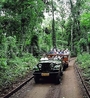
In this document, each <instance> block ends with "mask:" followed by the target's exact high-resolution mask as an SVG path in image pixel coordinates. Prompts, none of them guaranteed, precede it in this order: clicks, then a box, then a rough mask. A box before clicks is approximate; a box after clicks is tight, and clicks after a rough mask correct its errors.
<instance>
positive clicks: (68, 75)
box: [59, 59, 83, 98]
mask: <svg viewBox="0 0 90 98" xmlns="http://www.w3.org/2000/svg"><path fill="white" fill-rule="evenodd" d="M74 63H75V59H74V60H71V61H70V63H69V67H68V68H67V69H66V71H65V72H64V75H63V80H62V84H61V86H60V97H59V98H83V94H82V92H81V88H80V86H79V83H78V80H77V76H76V74H75V71H74Z"/></svg>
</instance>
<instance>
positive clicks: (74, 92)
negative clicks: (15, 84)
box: [10, 59, 83, 98]
mask: <svg viewBox="0 0 90 98" xmlns="http://www.w3.org/2000/svg"><path fill="white" fill-rule="evenodd" d="M74 62H75V59H73V60H71V61H70V64H69V67H68V68H67V69H66V71H64V75H63V78H62V81H61V83H60V84H59V85H55V84H54V83H52V82H48V81H47V82H44V83H39V84H35V82H34V80H32V81H30V82H29V83H28V84H27V85H26V86H24V87H23V88H22V89H21V90H20V91H18V92H17V93H15V94H14V95H13V96H11V97H10V98H83V95H82V92H81V89H80V87H79V84H78V81H77V78H76V74H75V71H74V67H73V64H74Z"/></svg>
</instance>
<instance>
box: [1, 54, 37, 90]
mask: <svg viewBox="0 0 90 98" xmlns="http://www.w3.org/2000/svg"><path fill="white" fill-rule="evenodd" d="M0 62H1V63H0V70H1V71H0V77H1V78H0V87H1V88H2V87H4V88H5V87H7V86H9V85H10V84H11V83H12V82H15V80H17V78H19V77H22V76H24V75H25V74H26V73H27V72H29V71H30V70H32V69H33V66H35V65H36V63H37V62H38V60H37V59H36V58H34V57H33V56H32V55H31V54H29V53H27V54H26V53H23V56H22V57H21V58H19V57H15V58H14V59H9V60H8V61H7V59H5V58H1V59H0Z"/></svg>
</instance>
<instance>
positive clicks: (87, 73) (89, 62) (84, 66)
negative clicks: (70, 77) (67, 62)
mask: <svg viewBox="0 0 90 98" xmlns="http://www.w3.org/2000/svg"><path fill="white" fill-rule="evenodd" d="M89 58H90V54H88V53H82V54H80V55H78V56H77V64H78V66H79V67H80V68H81V70H82V72H83V76H84V77H85V80H86V81H87V82H88V83H89V84H90V59H89Z"/></svg>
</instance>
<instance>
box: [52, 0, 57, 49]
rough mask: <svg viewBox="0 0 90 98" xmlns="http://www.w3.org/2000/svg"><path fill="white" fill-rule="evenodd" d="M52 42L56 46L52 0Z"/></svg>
mask: <svg viewBox="0 0 90 98" xmlns="http://www.w3.org/2000/svg"><path fill="white" fill-rule="evenodd" d="M52 18H53V19H52V44H53V47H55V48H56V33H55V20H54V6H53V0H52Z"/></svg>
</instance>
